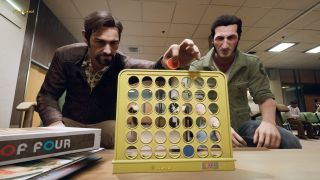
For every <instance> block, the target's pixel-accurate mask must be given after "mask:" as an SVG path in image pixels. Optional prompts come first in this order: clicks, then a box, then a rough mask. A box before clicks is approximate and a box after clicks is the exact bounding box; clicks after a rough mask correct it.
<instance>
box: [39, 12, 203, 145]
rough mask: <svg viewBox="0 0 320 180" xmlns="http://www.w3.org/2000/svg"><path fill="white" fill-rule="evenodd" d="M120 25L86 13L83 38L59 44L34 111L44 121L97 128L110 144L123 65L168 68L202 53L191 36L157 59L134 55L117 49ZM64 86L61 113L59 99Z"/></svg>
mask: <svg viewBox="0 0 320 180" xmlns="http://www.w3.org/2000/svg"><path fill="white" fill-rule="evenodd" d="M122 29H123V27H122V24H121V22H120V21H118V20H117V19H116V18H115V17H114V16H112V14H111V13H109V12H106V11H97V12H93V13H91V14H90V15H88V16H87V17H86V18H85V22H84V30H83V32H82V34H83V37H84V40H85V43H76V44H71V45H67V46H64V47H61V48H58V49H57V51H56V52H55V54H54V57H53V59H52V63H51V66H50V68H49V71H48V73H47V75H46V77H45V80H44V82H43V84H42V87H41V89H40V92H39V94H38V96H37V104H38V105H37V111H38V112H39V115H40V117H41V120H42V122H43V124H44V125H45V126H62V127H64V126H72V127H90V128H100V129H102V131H101V136H102V138H101V143H102V146H104V147H106V148H113V146H114V130H115V118H116V99H117V82H118V74H119V72H120V71H121V70H123V69H129V68H131V69H168V68H172V65H174V64H182V65H188V64H189V63H190V62H191V61H192V60H193V59H197V58H200V53H199V49H198V48H197V46H195V45H194V43H193V41H192V40H190V39H185V40H184V41H182V43H181V44H180V45H177V44H174V45H171V46H170V47H169V49H168V50H167V51H166V52H165V53H164V55H163V58H161V59H159V60H158V61H156V62H154V61H147V60H140V59H133V58H130V57H128V56H125V55H124V54H122V53H121V52H119V51H118V47H119V43H120V37H121V32H122ZM64 91H66V97H65V103H64V106H63V109H62V112H61V111H60V109H59V106H58V99H59V97H60V96H61V95H62V94H63V92H64Z"/></svg>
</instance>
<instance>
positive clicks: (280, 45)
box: [268, 43, 296, 52]
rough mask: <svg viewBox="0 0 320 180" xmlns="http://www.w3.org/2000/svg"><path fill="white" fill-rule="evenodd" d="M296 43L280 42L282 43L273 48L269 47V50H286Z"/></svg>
mask: <svg viewBox="0 0 320 180" xmlns="http://www.w3.org/2000/svg"><path fill="white" fill-rule="evenodd" d="M295 44H296V43H280V44H278V45H276V46H274V47H273V48H271V49H269V50H268V51H271V52H281V51H284V50H286V49H288V48H289V47H291V46H293V45H295Z"/></svg>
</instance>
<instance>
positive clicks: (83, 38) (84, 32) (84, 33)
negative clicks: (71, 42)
mask: <svg viewBox="0 0 320 180" xmlns="http://www.w3.org/2000/svg"><path fill="white" fill-rule="evenodd" d="M82 40H83V42H85V43H86V44H88V45H89V42H88V40H87V38H86V31H84V30H82Z"/></svg>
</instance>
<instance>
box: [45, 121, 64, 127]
mask: <svg viewBox="0 0 320 180" xmlns="http://www.w3.org/2000/svg"><path fill="white" fill-rule="evenodd" d="M48 127H66V126H65V125H64V124H63V122H62V121H56V122H54V123H51V124H50V125H49V126H48Z"/></svg>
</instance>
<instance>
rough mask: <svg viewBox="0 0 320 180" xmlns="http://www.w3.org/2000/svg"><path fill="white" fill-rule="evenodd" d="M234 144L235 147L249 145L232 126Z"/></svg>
mask: <svg viewBox="0 0 320 180" xmlns="http://www.w3.org/2000/svg"><path fill="white" fill-rule="evenodd" d="M231 137H232V144H233V146H234V147H244V146H247V143H246V141H245V140H244V139H243V138H242V137H241V136H240V135H239V134H238V133H237V132H236V131H235V130H234V129H233V128H231Z"/></svg>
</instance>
